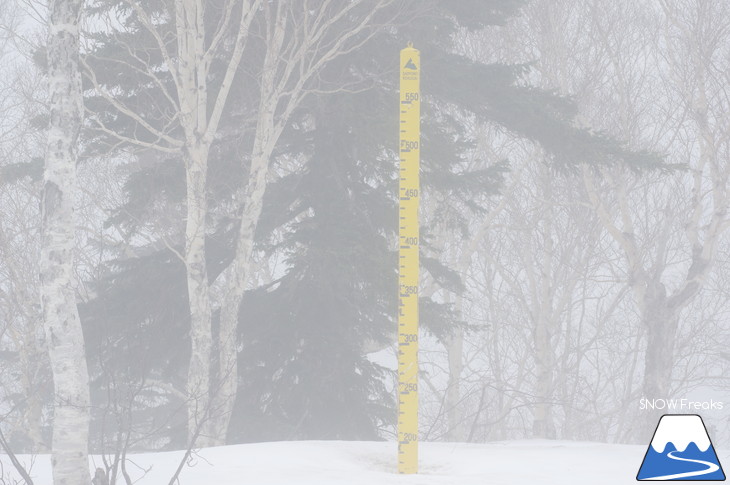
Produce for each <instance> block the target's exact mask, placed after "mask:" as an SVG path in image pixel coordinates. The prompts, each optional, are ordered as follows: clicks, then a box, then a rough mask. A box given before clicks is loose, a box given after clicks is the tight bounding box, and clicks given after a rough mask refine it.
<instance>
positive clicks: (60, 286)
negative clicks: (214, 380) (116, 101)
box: [40, 0, 91, 485]
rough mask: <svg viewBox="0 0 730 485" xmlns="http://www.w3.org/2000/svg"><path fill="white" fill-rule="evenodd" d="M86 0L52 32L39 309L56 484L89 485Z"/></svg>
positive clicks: (60, 3)
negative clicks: (79, 179) (80, 176)
mask: <svg viewBox="0 0 730 485" xmlns="http://www.w3.org/2000/svg"><path fill="white" fill-rule="evenodd" d="M82 12H83V2H82V1H81V0H54V1H52V2H51V4H50V21H49V28H48V85H49V104H50V123H49V128H48V141H47V145H46V156H45V167H44V171H43V195H42V228H41V261H40V272H41V306H42V309H43V321H44V328H45V334H46V345H47V347H48V353H49V356H50V362H51V370H52V372H53V383H54V389H55V392H54V424H53V444H52V452H53V459H52V462H53V481H54V483H55V484H56V485H84V484H90V483H91V481H90V476H89V463H88V456H87V454H88V448H87V447H88V433H89V382H88V381H89V377H88V371H87V367H86V356H85V350H84V336H83V333H82V331H81V322H80V320H79V315H78V309H77V307H76V292H75V289H74V282H73V270H74V254H73V253H74V235H75V222H74V199H75V196H76V192H77V187H76V162H77V158H78V136H79V131H80V128H81V121H82V115H83V100H82V97H81V76H80V74H79V30H80V22H81V16H82Z"/></svg>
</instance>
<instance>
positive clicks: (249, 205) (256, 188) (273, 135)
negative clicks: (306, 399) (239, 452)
mask: <svg viewBox="0 0 730 485" xmlns="http://www.w3.org/2000/svg"><path fill="white" fill-rule="evenodd" d="M271 35H272V37H271V38H270V39H269V42H268V46H267V49H266V55H265V57H264V65H263V71H262V76H261V88H260V96H261V98H260V101H259V117H258V120H257V123H256V134H255V138H254V144H253V149H252V152H251V168H250V169H249V173H248V182H247V184H246V188H245V190H244V191H243V193H242V194H241V205H242V207H241V215H240V223H241V225H240V227H239V230H238V239H237V243H236V252H235V255H234V257H233V261H232V263H231V266H230V268H229V270H228V275H227V280H226V289H225V294H224V297H223V303H222V306H221V313H220V327H219V338H218V349H219V352H218V369H217V375H218V383H217V385H218V389H217V392H216V393H215V394H214V396H213V398H212V399H213V401H212V403H211V407H212V408H213V409H215V413H214V415H213V416H212V419H211V422H210V425H209V426H208V427H207V428H208V434H210V435H211V436H215V437H216V438H215V440H216V443H217V444H224V441H225V438H226V435H227V431H228V425H229V423H230V420H231V413H232V412H233V406H234V405H235V401H236V394H237V392H238V315H239V313H240V309H241V302H242V301H243V294H244V292H245V291H246V281H247V279H248V276H249V272H250V267H251V254H252V252H253V243H254V235H255V233H256V226H257V225H258V221H259V217H260V216H261V209H262V208H263V202H264V193H265V192H266V185H267V176H268V173H269V162H270V160H271V153H272V152H273V150H274V145H275V144H276V142H277V139H278V136H279V134H280V133H281V128H280V126H279V127H277V125H276V123H275V119H274V116H275V111H276V106H277V103H278V95H277V93H276V87H275V84H276V83H275V80H276V65H277V63H278V62H280V60H279V55H280V49H281V47H282V43H283V40H284V23H283V18H282V17H280V16H279V15H277V16H276V21H275V27H274V29H273V33H272V34H271ZM282 123H283V121H282Z"/></svg>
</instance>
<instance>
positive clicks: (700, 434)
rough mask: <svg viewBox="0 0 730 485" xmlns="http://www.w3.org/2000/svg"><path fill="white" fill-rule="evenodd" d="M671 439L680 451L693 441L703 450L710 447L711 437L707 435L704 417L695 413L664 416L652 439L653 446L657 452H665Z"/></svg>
mask: <svg viewBox="0 0 730 485" xmlns="http://www.w3.org/2000/svg"><path fill="white" fill-rule="evenodd" d="M670 441H671V442H672V443H674V446H675V447H676V448H677V451H680V452H681V451H684V450H686V449H687V446H688V445H689V444H690V443H692V442H694V444H696V445H697V447H698V448H699V449H700V451H703V452H704V451H707V448H709V447H710V438H709V436H707V431H705V427H704V425H703V424H702V419H701V418H700V417H699V416H697V415H694V414H686V415H685V414H675V415H671V414H670V415H666V416H662V419H661V420H659V426H657V430H656V433H654V438H653V439H652V440H651V447H652V448H654V450H655V451H656V452H657V453H664V447H666V446H667V443H669V442H670Z"/></svg>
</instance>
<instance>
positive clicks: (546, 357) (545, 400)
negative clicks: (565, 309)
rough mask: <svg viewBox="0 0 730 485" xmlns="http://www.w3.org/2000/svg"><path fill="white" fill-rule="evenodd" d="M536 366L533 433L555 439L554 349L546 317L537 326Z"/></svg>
mask: <svg viewBox="0 0 730 485" xmlns="http://www.w3.org/2000/svg"><path fill="white" fill-rule="evenodd" d="M534 331H535V335H534V344H535V364H536V372H535V378H536V379H537V386H536V402H535V419H534V421H533V423H532V433H533V435H534V436H535V437H536V438H550V439H552V438H555V425H554V423H553V418H552V404H551V401H552V398H553V360H554V359H553V349H552V347H551V338H550V330H549V328H548V322H547V321H546V320H545V318H544V317H542V316H538V319H537V324H536V326H535V330H534Z"/></svg>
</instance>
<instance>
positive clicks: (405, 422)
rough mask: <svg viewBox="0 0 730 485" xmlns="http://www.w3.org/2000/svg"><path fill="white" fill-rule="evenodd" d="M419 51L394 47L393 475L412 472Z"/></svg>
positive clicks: (415, 388) (414, 451) (415, 406)
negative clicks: (397, 178)
mask: <svg viewBox="0 0 730 485" xmlns="http://www.w3.org/2000/svg"><path fill="white" fill-rule="evenodd" d="M420 56H421V53H420V52H419V51H418V50H416V49H414V48H413V46H412V45H411V44H410V43H409V44H408V47H407V48H405V49H403V50H402V51H400V204H399V216H400V219H399V222H400V224H399V230H398V239H399V244H400V246H399V250H398V261H399V263H398V264H399V271H398V277H399V290H398V294H399V299H398V473H418V269H419V258H418V236H419V234H418V203H419V200H420V181H419V171H420V153H421V152H420V144H421V93H420V77H421V57H420Z"/></svg>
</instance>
